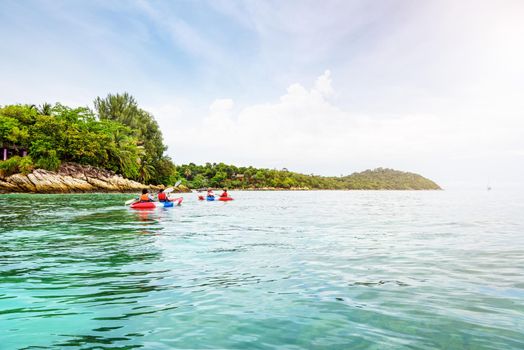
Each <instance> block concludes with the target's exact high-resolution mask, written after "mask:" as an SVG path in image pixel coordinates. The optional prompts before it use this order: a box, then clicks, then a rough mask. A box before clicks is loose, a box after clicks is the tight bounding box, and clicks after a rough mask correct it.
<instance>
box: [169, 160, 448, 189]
mask: <svg viewBox="0 0 524 350" xmlns="http://www.w3.org/2000/svg"><path fill="white" fill-rule="evenodd" d="M176 169H177V172H179V174H180V176H181V177H182V178H183V179H184V182H183V183H184V184H186V185H187V186H188V187H190V188H206V187H213V188H224V187H225V188H233V189H281V190H288V189H292V190H301V189H305V190H309V189H318V190H440V189H441V188H440V186H439V185H437V184H436V183H435V182H433V181H431V180H429V179H427V178H425V177H423V176H421V175H418V174H414V173H409V172H403V171H398V170H393V169H384V168H377V169H374V170H366V171H363V172H358V173H353V174H351V175H348V176H341V177H326V176H318V175H305V174H300V173H296V172H292V171H288V170H287V169H283V170H276V169H257V168H253V167H236V166H234V165H226V164H224V163H219V164H216V163H215V164H211V163H207V164H206V165H195V164H193V163H190V164H187V165H180V166H177V167H176Z"/></svg>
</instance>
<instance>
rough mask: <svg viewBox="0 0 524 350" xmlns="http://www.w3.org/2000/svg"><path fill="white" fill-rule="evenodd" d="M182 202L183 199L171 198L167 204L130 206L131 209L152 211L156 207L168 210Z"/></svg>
mask: <svg viewBox="0 0 524 350" xmlns="http://www.w3.org/2000/svg"><path fill="white" fill-rule="evenodd" d="M183 200H184V197H178V198H173V199H172V200H171V201H169V202H138V203H133V204H131V208H133V209H154V208H156V207H164V208H169V207H173V206H175V205H180V204H182V201H183Z"/></svg>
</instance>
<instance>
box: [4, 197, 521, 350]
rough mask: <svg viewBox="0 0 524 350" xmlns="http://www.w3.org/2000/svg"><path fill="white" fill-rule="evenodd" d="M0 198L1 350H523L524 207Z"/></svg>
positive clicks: (485, 201) (382, 201)
mask: <svg viewBox="0 0 524 350" xmlns="http://www.w3.org/2000/svg"><path fill="white" fill-rule="evenodd" d="M233 196H234V197H235V198H236V200H235V201H233V202H229V203H218V202H199V201H197V200H196V194H187V195H185V197H186V199H185V201H184V203H183V205H182V206H181V207H174V208H159V209H154V210H149V211H135V210H131V209H128V208H126V207H124V206H123V202H124V201H125V200H126V199H128V197H129V195H107V194H98V195H2V196H0V208H1V209H0V220H1V224H0V229H1V230H0V231H1V234H0V248H1V249H0V340H1V342H0V344H1V345H0V348H1V349H19V348H28V347H39V348H65V347H82V348H84V347H85V348H106V347H107V348H110V347H111V348H113V347H126V348H129V349H130V348H140V347H144V348H154V349H168V348H173V347H177V348H264V349H266V348H276V347H278V348H286V347H287V348H289V349H300V348H303V349H311V348H329V349H348V348H351V349H384V348H411V349H434V348H448V349H522V348H524V279H523V276H524V234H523V232H524V216H523V215H522V213H523V212H524V196H523V195H521V194H515V193H497V192H495V191H492V192H490V193H487V192H446V191H438V192H380V191H377V192H360V191H354V192H240V193H233Z"/></svg>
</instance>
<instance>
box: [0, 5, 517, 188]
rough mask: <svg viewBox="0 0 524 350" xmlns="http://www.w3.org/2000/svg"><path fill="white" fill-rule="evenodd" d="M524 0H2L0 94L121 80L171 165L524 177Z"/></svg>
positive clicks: (97, 91) (62, 93) (0, 100)
mask: <svg viewBox="0 0 524 350" xmlns="http://www.w3.org/2000/svg"><path fill="white" fill-rule="evenodd" d="M522 18H524V1H521V0H500V1H494V0H492V1H486V0H476V1H469V0H461V1H451V0H449V1H448V0H434V1H432V0H427V1H417V0H376V1H367V0H363V1H360V0H358V1H355V0H343V1H330V0H328V1H326V0H323V1H305V0H304V1H240V0H238V1H221V0H214V1H211V0H210V1H189V0H187V1H131V0H129V1H78V0H49V1H29V0H1V1H0V45H1V52H0V105H6V104H13V103H29V104H37V105H38V104H42V103H43V102H50V103H54V102H61V103H64V104H68V105H72V106H77V105H78V106H86V105H87V106H90V107H92V106H93V103H92V101H93V100H94V99H95V97H97V96H105V95H107V94H108V93H121V92H129V93H130V94H132V95H133V96H134V97H135V98H136V99H137V101H138V103H139V105H140V106H141V107H142V108H143V109H145V110H147V111H149V112H151V113H152V114H153V115H154V116H155V118H156V119H157V121H158V123H159V124H160V126H161V128H162V130H163V134H164V140H165V143H166V144H167V145H168V147H169V148H168V154H169V155H170V156H171V157H172V158H173V160H174V161H175V163H177V164H182V163H188V162H194V163H197V164H202V163H205V162H225V163H228V164H236V165H244V166H247V165H253V166H256V167H267V168H277V169H280V168H283V167H286V168H288V169H289V170H293V171H298V172H303V173H306V174H310V173H313V174H320V175H341V174H344V175H345V174H350V173H352V172H355V171H362V170H365V169H370V168H376V167H389V168H395V169H399V170H404V171H412V172H417V173H420V174H422V175H424V176H426V177H429V178H431V179H433V180H435V181H436V182H437V183H439V184H441V185H442V186H444V187H450V188H452V187H459V186H466V185H467V186H477V187H485V186H486V185H487V183H488V182H489V183H490V185H491V186H493V187H494V188H497V186H500V187H510V188H511V187H514V186H521V187H522V186H524V181H523V179H524V39H523V38H524V21H523V20H522Z"/></svg>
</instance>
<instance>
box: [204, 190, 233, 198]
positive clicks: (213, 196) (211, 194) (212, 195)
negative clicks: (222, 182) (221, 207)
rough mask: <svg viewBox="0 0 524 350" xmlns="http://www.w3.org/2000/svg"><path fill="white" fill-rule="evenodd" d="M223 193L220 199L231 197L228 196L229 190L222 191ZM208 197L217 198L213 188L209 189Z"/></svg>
mask: <svg viewBox="0 0 524 350" xmlns="http://www.w3.org/2000/svg"><path fill="white" fill-rule="evenodd" d="M222 191H223V192H222V193H221V194H220V198H228V197H229V195H228V194H227V188H224V189H222ZM207 197H208V198H215V193H214V192H213V190H212V189H211V188H208V189H207Z"/></svg>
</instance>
